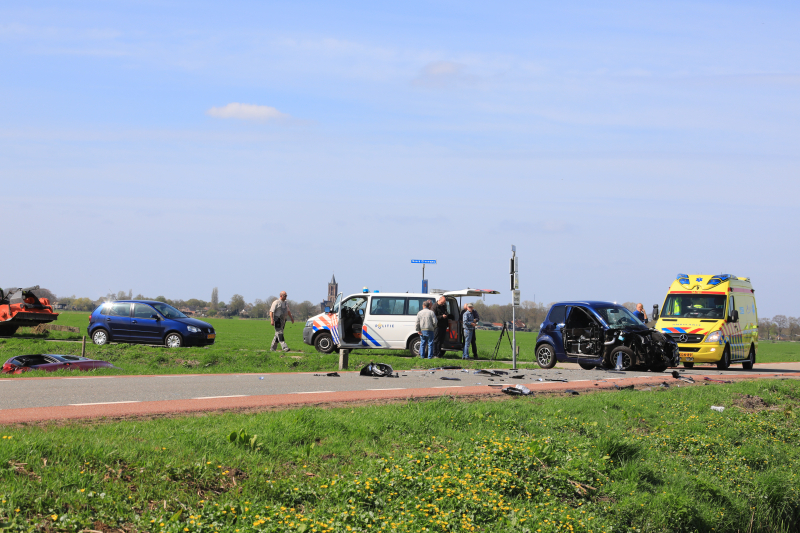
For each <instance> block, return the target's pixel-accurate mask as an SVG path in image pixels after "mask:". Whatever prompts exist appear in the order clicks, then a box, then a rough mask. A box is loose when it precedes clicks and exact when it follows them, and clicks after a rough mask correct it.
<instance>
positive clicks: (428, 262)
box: [411, 259, 436, 265]
mask: <svg viewBox="0 0 800 533" xmlns="http://www.w3.org/2000/svg"><path fill="white" fill-rule="evenodd" d="M411 262H412V263H422V264H424V265H435V264H436V259H412V260H411Z"/></svg>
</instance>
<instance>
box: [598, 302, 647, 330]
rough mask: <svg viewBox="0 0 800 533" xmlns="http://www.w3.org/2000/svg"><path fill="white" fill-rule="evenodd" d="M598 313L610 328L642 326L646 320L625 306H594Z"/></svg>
mask: <svg viewBox="0 0 800 533" xmlns="http://www.w3.org/2000/svg"><path fill="white" fill-rule="evenodd" d="M592 309H594V310H595V311H596V312H597V314H598V315H600V316H601V317H602V319H603V320H604V321H605V323H606V324H608V327H610V328H624V327H625V326H642V327H647V326H645V325H644V322H642V321H641V320H639V319H638V318H636V316H635V315H634V314H633V313H631V312H630V311H629V310H628V309H626V308H624V307H592Z"/></svg>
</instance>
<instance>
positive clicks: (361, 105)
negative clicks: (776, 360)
mask: <svg viewBox="0 0 800 533" xmlns="http://www.w3.org/2000/svg"><path fill="white" fill-rule="evenodd" d="M799 15H800V6H798V5H797V4H796V3H790V2H762V3H758V5H755V3H752V2H619V3H615V4H614V5H613V6H599V5H598V4H597V3H596V2H559V3H558V5H553V3H531V2H518V3H517V2H493V3H470V2H451V1H441V2H402V3H386V5H382V6H380V5H379V6H376V5H375V3H373V2H369V3H368V2H336V3H334V2H328V3H323V2H303V1H293V2H235V1H233V2H227V3H219V2H213V3H211V2H198V1H195V2H169V1H159V2H81V1H75V2H70V3H68V4H65V3H63V2H38V3H36V4H35V5H34V4H30V3H23V2H7V3H4V4H2V6H0V68H1V69H2V76H0V99H2V100H1V101H2V102H3V105H2V106H0V182H1V183H2V201H3V210H2V212H3V214H4V215H5V216H4V218H5V219H6V223H5V226H4V227H6V228H7V231H5V232H4V234H5V236H6V238H5V239H4V249H5V250H6V254H8V256H9V257H11V256H12V255H11V251H12V250H15V251H17V252H19V255H16V254H14V255H13V256H14V257H16V258H17V259H15V260H13V261H6V262H5V267H4V269H3V273H2V276H3V279H1V280H0V285H2V286H11V285H14V286H16V285H20V286H26V285H32V284H40V285H42V286H46V287H48V288H51V289H52V290H53V291H54V292H56V293H57V294H73V293H75V294H78V295H87V296H91V297H98V296H100V295H102V294H105V293H106V292H107V291H108V290H113V291H118V290H127V289H132V290H133V291H134V293H138V292H142V293H144V294H148V295H151V296H155V295H159V294H163V295H165V296H168V297H172V298H190V297H201V298H206V299H207V298H209V296H210V293H211V289H212V288H213V287H215V286H217V287H219V290H220V298H221V299H223V300H227V299H228V298H229V297H230V296H231V295H232V294H234V293H240V294H242V295H244V296H245V298H246V299H247V300H248V301H253V300H255V299H256V298H266V297H267V296H269V295H271V294H277V293H278V292H279V291H280V290H284V289H285V290H287V291H288V292H289V296H290V298H292V299H296V300H304V299H309V300H312V301H319V300H321V299H322V298H323V297H324V295H325V290H326V286H325V284H326V282H327V281H328V279H329V278H330V275H331V273H332V272H334V271H335V273H336V277H337V279H338V280H339V281H340V284H341V288H342V289H343V290H344V291H345V292H355V291H358V290H360V288H361V287H362V286H364V285H366V286H369V287H370V288H374V289H380V290H382V291H394V290H399V291H406V290H417V288H418V287H419V278H420V271H419V269H418V268H417V267H416V266H412V265H411V264H410V259H413V258H425V259H428V258H431V259H437V260H438V261H439V264H437V265H436V266H434V267H432V268H431V269H429V271H428V272H429V275H428V278H429V279H430V285H431V287H434V288H463V287H466V286H472V287H483V288H498V289H500V290H502V291H503V295H500V296H496V297H493V298H491V299H489V300H488V301H489V302H496V303H505V302H506V301H508V300H509V299H510V296H509V294H508V291H507V273H506V271H507V262H508V256H509V255H510V245H511V244H515V245H516V246H517V249H518V254H519V256H520V258H521V259H520V264H521V288H522V297H523V299H526V300H533V298H534V295H536V300H537V301H545V302H551V301H554V300H561V299H576V298H593V299H606V300H616V301H628V300H635V301H642V302H644V303H645V305H646V307H647V308H648V309H649V308H650V306H651V305H652V304H653V303H656V302H658V303H660V302H661V300H662V298H663V294H664V292H665V290H666V288H667V287H668V285H669V283H670V282H671V280H672V279H674V276H675V274H676V273H678V272H686V273H732V274H735V275H739V276H749V277H751V278H752V280H753V283H754V286H755V287H756V290H757V296H758V302H759V312H760V314H761V315H762V316H772V315H775V314H778V313H783V314H790V315H796V314H798V313H800V309H799V308H798V304H797V302H798V297H800V288H798V284H797V283H794V282H793V281H792V280H793V279H794V278H793V274H794V271H795V270H796V268H793V267H794V265H796V264H797V261H798V252H797V239H796V237H794V232H795V230H796V228H797V225H798V224H797V223H798V221H799V219H800V215H798V195H797V192H798V186H797V183H798V170H800V153H798V148H797V146H798V142H797V139H798V133H800V131H799V130H800V120H798V119H799V118H800V99H798V98H797V94H798V89H799V88H800V68H798V67H799V65H798V62H799V61H800V59H799V58H800V37H799V36H798V35H800V34H798V32H797V31H796V29H797V27H798V23H800V16H799ZM8 228H10V229H11V230H13V231H8ZM29 236H35V238H33V239H31V240H29ZM28 242H31V243H32V244H28ZM39 243H42V244H44V246H45V248H44V249H43V250H42V253H43V256H44V257H46V260H44V261H34V260H33V259H32V254H31V252H30V249H31V247H34V248H36V247H38V245H39ZM787 280H789V281H787Z"/></svg>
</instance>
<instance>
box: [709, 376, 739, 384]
mask: <svg viewBox="0 0 800 533" xmlns="http://www.w3.org/2000/svg"><path fill="white" fill-rule="evenodd" d="M703 379H705V380H706V381H713V382H714V383H733V381H726V380H724V379H711V378H710V377H708V376H705V377H704V378H703Z"/></svg>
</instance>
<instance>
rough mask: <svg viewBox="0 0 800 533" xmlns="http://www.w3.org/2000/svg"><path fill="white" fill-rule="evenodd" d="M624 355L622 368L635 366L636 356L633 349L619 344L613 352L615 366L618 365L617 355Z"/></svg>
mask: <svg viewBox="0 0 800 533" xmlns="http://www.w3.org/2000/svg"><path fill="white" fill-rule="evenodd" d="M619 355H621V356H622V370H630V369H631V368H632V367H633V361H634V358H635V356H634V355H633V350H631V349H630V348H628V347H627V346H617V347H616V348H614V350H613V351H612V352H611V356H610V358H609V359H610V360H611V364H612V365H614V368H616V367H617V356H619Z"/></svg>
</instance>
